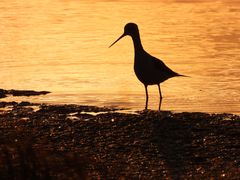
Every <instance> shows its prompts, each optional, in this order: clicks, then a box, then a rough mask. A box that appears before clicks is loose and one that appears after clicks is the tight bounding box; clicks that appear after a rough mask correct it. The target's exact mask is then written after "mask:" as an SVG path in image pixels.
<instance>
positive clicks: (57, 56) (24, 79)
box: [0, 0, 240, 114]
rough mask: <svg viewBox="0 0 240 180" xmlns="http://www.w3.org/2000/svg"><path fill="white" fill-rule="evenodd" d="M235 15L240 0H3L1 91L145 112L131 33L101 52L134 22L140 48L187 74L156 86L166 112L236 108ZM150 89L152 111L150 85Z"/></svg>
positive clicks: (239, 69)
mask: <svg viewBox="0 0 240 180" xmlns="http://www.w3.org/2000/svg"><path fill="white" fill-rule="evenodd" d="M239 17H240V3H239V1H231V2H228V0H219V1H212V0H211V1H210V0H198V1H196V0H194V1H193V0H192V1H190V0H175V1H174V0H168V1H162V2H159V1H148V2H141V1H139V2H134V3H132V2H131V1H129V0H125V1H111V0H109V1H106V0H95V1H93V0H88V1H87V0H81V1H77V0H42V1H37V0H22V1H17V0H12V1H7V0H3V1H1V2H0V40H1V41H0V52H1V55H0V66H1V71H0V77H1V79H2V80H1V87H0V88H4V89H34V90H48V91H51V92H53V93H51V94H49V95H46V96H39V97H30V98H23V100H31V101H37V102H47V103H78V104H86V105H98V106H117V107H124V108H131V109H133V110H140V109H143V108H144V103H145V92H144V87H143V85H142V84H141V83H140V82H139V81H138V80H137V78H136V77H135V75H134V71H133V45H132V42H131V39H130V38H129V37H128V38H124V39H122V40H121V41H119V42H118V43H117V44H115V45H114V46H113V47H112V48H110V49H109V48H108V46H109V45H110V44H111V43H112V42H113V41H114V40H116V38H118V37H119V36H120V35H121V34H122V32H123V27H124V25H125V24H126V23H127V22H136V23H137V24H138V26H139V28H140V34H141V37H142V43H143V46H144V48H145V50H147V51H148V52H149V53H150V54H152V55H154V56H156V57H158V58H160V59H162V60H163V61H164V62H165V63H166V64H167V65H168V66H169V67H171V68H172V69H173V70H174V71H176V72H179V73H180V74H185V75H188V76H191V78H172V79H170V80H168V81H166V82H164V83H163V84H162V85H161V88H162V93H163V96H164V99H163V103H162V109H163V110H174V111H204V112H229V113H238V114H239V113H240V103H239V102H240V96H239V94H240V78H239V73H240V53H239V49H240V33H239V29H240V18H239ZM149 95H150V100H149V107H150V108H151V109H157V107H158V91H157V87H156V86H152V87H150V88H149ZM11 99H12V98H8V99H7V100H11Z"/></svg>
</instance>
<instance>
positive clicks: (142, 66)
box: [109, 23, 184, 110]
mask: <svg viewBox="0 0 240 180" xmlns="http://www.w3.org/2000/svg"><path fill="white" fill-rule="evenodd" d="M127 35H129V36H131V37H132V40H133V44H134V72H135V74H136V76H137V78H138V79H139V81H141V82H142V83H143V84H144V87H145V93H146V103H145V109H147V108H148V89H147V88H148V86H149V85H157V86H158V91H159V97H160V98H159V110H160V108H161V104H162V98H163V97H162V93H161V88H160V83H162V82H164V81H166V80H167V79H169V78H172V77H176V76H184V75H181V74H178V73H176V72H174V71H173V70H171V69H170V68H169V67H167V66H166V65H165V64H164V63H163V62H162V61H161V60H159V59H157V58H156V57H154V56H152V55H150V54H149V53H147V52H146V51H145V50H144V49H143V46H142V43H141V39H140V34H139V30H138V26H137V24H135V23H128V24H126V25H125V27H124V33H123V34H122V35H121V36H120V37H119V38H118V39H117V40H116V41H115V42H113V43H112V44H111V45H110V46H109V48H110V47H111V46H113V45H114V44H115V43H116V42H117V41H119V40H120V39H121V38H123V37H124V36H127Z"/></svg>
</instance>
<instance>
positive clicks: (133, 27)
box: [109, 23, 138, 47]
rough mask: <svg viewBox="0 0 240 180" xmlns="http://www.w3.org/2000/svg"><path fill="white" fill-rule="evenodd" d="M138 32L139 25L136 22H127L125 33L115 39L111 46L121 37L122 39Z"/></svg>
mask: <svg viewBox="0 0 240 180" xmlns="http://www.w3.org/2000/svg"><path fill="white" fill-rule="evenodd" d="M136 33H138V26H137V24H135V23H127V24H126V25H125V27H124V32H123V34H122V35H121V36H120V37H119V38H118V39H117V40H116V41H114V42H113V43H112V44H111V45H110V46H109V47H112V46H113V45H114V44H115V43H116V42H118V41H119V40H120V39H122V38H123V37H124V36H127V35H129V36H134V34H136Z"/></svg>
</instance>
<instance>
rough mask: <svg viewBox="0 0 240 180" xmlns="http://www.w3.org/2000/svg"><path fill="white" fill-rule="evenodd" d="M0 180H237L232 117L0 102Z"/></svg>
mask: <svg viewBox="0 0 240 180" xmlns="http://www.w3.org/2000/svg"><path fill="white" fill-rule="evenodd" d="M0 108H1V111H0V128H1V131H0V142H1V143H0V144H1V145H0V152H1V153H0V167H1V168H0V169H1V170H0V176H1V177H3V179H33V178H35V179H36V178H38V179H51V178H53V179H54V178H56V179H66V178H72V179H79V178H80V179H129V178H130V179H131V178H140V179H179V178H180V179H206V178H214V179H237V178H239V172H240V151H239V149H240V139H239V137H240V129H239V127H240V116H238V115H233V114H207V113H189V112H182V113H173V112H170V111H161V112H158V111H151V110H148V111H139V112H138V114H127V113H119V112H118V110H119V109H113V108H107V107H96V106H81V105H73V104H72V105H50V104H38V103H31V102H20V103H17V102H0Z"/></svg>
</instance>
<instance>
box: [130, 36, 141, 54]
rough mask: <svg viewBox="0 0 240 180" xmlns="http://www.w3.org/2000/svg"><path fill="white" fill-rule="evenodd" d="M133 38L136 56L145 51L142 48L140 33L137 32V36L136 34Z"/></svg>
mask: <svg viewBox="0 0 240 180" xmlns="http://www.w3.org/2000/svg"><path fill="white" fill-rule="evenodd" d="M131 37H132V40H133V44H134V51H135V54H136V53H139V52H141V51H143V46H142V43H141V39H140V34H139V32H137V33H136V34H134V35H133V36H131Z"/></svg>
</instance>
